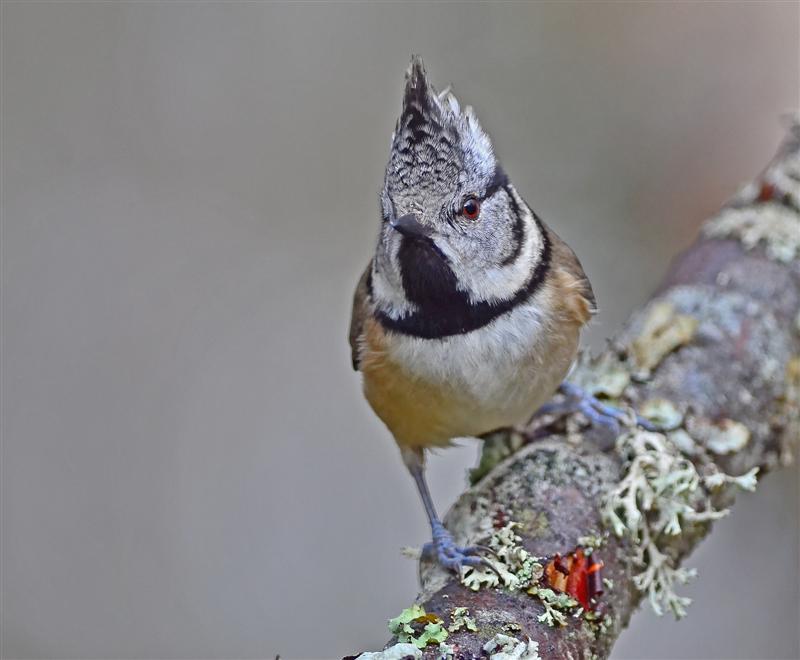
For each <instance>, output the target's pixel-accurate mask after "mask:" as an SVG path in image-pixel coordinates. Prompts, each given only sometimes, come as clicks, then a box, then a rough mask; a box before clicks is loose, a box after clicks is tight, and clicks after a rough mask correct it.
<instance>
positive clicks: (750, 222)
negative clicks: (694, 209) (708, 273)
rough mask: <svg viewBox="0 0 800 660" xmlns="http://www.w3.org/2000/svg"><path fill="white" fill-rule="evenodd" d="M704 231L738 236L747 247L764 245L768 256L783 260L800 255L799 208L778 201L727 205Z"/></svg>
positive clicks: (733, 236)
mask: <svg viewBox="0 0 800 660" xmlns="http://www.w3.org/2000/svg"><path fill="white" fill-rule="evenodd" d="M703 232H704V233H705V235H706V236H708V237H710V238H736V239H738V240H739V241H740V242H741V244H742V245H743V246H744V247H745V249H747V250H751V249H753V248H754V247H756V246H757V245H763V246H764V249H765V252H766V255H767V257H768V258H770V259H772V260H774V261H780V262H782V263H790V262H791V261H793V260H794V259H796V258H797V256H798V255H800V218H798V214H797V211H795V210H794V209H790V208H788V207H786V206H785V205H783V204H778V203H775V202H770V203H765V204H759V205H758V206H746V207H744V208H726V209H724V210H722V211H721V212H720V213H719V214H718V215H717V216H716V217H715V218H712V219H711V220H709V221H708V222H707V223H706V225H705V227H704V228H703Z"/></svg>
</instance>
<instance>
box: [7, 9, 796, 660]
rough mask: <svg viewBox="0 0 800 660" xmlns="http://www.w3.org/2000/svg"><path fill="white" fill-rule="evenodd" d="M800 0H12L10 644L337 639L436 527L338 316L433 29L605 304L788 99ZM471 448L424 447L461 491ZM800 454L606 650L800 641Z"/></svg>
mask: <svg viewBox="0 0 800 660" xmlns="http://www.w3.org/2000/svg"><path fill="white" fill-rule="evenodd" d="M798 18H799V17H798V5H797V4H795V3H784V4H769V3H766V2H763V3H754V4H737V3H704V4H690V3H680V4H679V3H675V4H671V3H665V4H655V3H648V4H607V5H603V4H599V3H598V4H592V5H577V4H576V5H563V4H528V5H523V4H510V3H509V4H494V5H457V4H442V5H437V6H426V5H419V4H416V5H400V4H391V5H381V6H367V5H364V4H334V3H316V4H302V5H300V4H298V5H282V4H266V3H261V4H260V3H249V4H225V5H222V4H209V3H206V4H199V3H198V4H192V3H178V2H175V3H166V2H165V3H162V4H159V3H144V2H142V3H128V4H124V3H111V2H107V3H94V4H77V3H58V4H46V3H20V4H17V3H11V2H6V3H3V8H2V21H3V26H2V29H3V32H2V48H3V52H2V54H3V63H2V93H3V97H2V114H3V126H2V128H3V135H2V138H3V144H2V149H3V151H2V156H3V158H2V165H3V188H4V189H3V207H2V210H3V232H4V233H3V271H2V276H3V290H2V293H3V328H2V329H3V341H4V345H3V355H2V357H3V369H2V378H3V380H2V385H3V416H2V421H3V447H2V598H3V603H2V605H3V607H2V652H3V655H4V656H6V657H20V658H45V657H70V658H71V657H76V658H77V657H99V656H103V657H114V658H117V657H119V658H123V657H124V658H127V657H140V658H149V657H162V658H165V657H175V658H188V657H198V658H200V657H243V658H244V657H271V656H274V654H276V653H280V654H281V655H282V657H286V658H303V657H304V658H312V657H314V658H323V657H324V658H332V657H337V656H339V657H341V656H342V655H343V654H346V653H351V652H353V651H356V650H359V649H361V650H363V649H365V648H367V647H373V648H376V647H379V646H380V644H381V643H382V642H383V640H385V639H386V632H385V621H386V619H387V618H388V617H389V616H390V615H394V614H396V613H397V612H399V611H400V609H402V608H403V607H404V606H406V605H408V604H410V603H411V602H412V601H413V599H414V596H415V567H414V564H413V563H412V562H410V561H408V560H407V559H404V558H402V557H401V556H400V553H399V549H400V547H401V546H403V545H406V544H419V543H421V542H423V541H424V540H425V539H426V536H427V534H428V530H427V527H426V523H425V519H424V516H423V513H422V509H421V507H420V506H419V503H418V502H417V495H416V493H415V491H414V488H413V486H412V482H411V480H410V479H409V478H408V476H407V475H406V473H405V469H404V468H403V466H402V464H401V462H400V460H399V457H398V455H397V451H396V449H395V447H394V446H393V443H392V441H391V439H390V437H389V436H388V434H387V432H386V431H385V430H384V428H383V427H382V426H381V424H380V423H379V422H378V421H377V420H376V419H375V417H374V416H373V415H372V413H371V412H370V410H369V409H368V407H367V405H366V403H365V402H364V401H363V400H362V398H361V394H360V392H359V379H358V377H357V375H356V374H354V373H353V372H352V371H351V370H350V357H349V353H348V351H349V349H348V347H347V344H346V341H345V334H346V326H347V323H348V318H349V313H350V307H349V305H350V295H351V290H352V287H353V285H354V282H355V280H356V278H357V276H358V274H359V273H360V271H361V269H362V267H363V265H364V263H365V262H366V260H367V259H368V257H369V255H370V251H371V249H372V245H373V240H374V236H375V232H376V226H377V208H378V204H377V191H378V189H379V186H380V181H381V177H382V170H383V167H384V162H385V158H386V156H387V152H388V145H389V136H390V132H391V129H392V126H393V124H394V120H395V115H396V113H397V112H398V110H399V102H400V94H401V89H402V78H403V71H404V69H405V67H406V65H407V62H408V58H409V54H410V53H411V52H421V53H422V54H423V55H424V56H425V58H426V62H427V65H428V69H429V71H430V73H431V75H432V77H433V79H434V81H435V82H436V83H437V84H439V85H440V86H444V85H446V84H448V83H452V84H453V85H454V88H455V91H456V92H457V93H458V94H459V96H461V98H462V99H463V101H465V102H467V103H471V104H473V105H474V106H475V107H476V108H477V110H478V114H479V116H480V117H481V118H482V121H483V123H484V125H485V126H486V127H487V129H488V130H489V132H490V133H491V134H492V136H493V137H494V139H495V143H496V146H497V149H498V151H499V153H500V155H501V157H502V159H503V161H504V163H505V165H506V169H507V170H508V172H509V173H510V174H511V176H512V177H513V179H514V181H515V182H516V183H517V185H518V187H519V189H520V191H522V192H523V194H524V195H525V196H526V197H527V199H528V200H529V201H530V202H531V204H532V205H533V206H534V208H535V209H537V211H538V212H539V213H540V214H541V215H542V216H543V217H545V218H546V219H547V220H548V221H549V222H551V223H552V225H553V226H554V227H555V228H556V229H557V231H558V232H559V233H560V234H561V235H562V236H564V237H565V238H566V239H567V240H568V241H569V242H570V243H571V244H572V245H573V247H574V248H575V249H576V251H577V252H578V254H579V255H580V257H581V259H582V260H583V262H584V264H585V266H586V270H587V271H588V273H589V276H590V277H591V279H592V281H593V282H594V285H595V290H596V292H597V296H598V299H599V303H600V307H601V309H602V312H601V314H600V316H599V318H598V320H597V322H596V323H595V325H594V327H593V329H592V331H591V333H590V336H589V339H590V341H591V343H592V344H593V345H594V346H599V345H601V344H602V340H603V338H604V337H606V336H608V335H610V334H611V333H613V332H614V331H615V330H616V329H617V328H618V327H619V325H620V323H621V322H622V321H623V319H624V318H625V317H626V316H627V314H628V313H629V312H630V310H631V309H633V308H634V307H635V306H636V305H638V304H639V303H641V302H642V301H643V300H645V299H646V297H647V296H648V293H649V292H651V291H652V289H653V287H654V286H655V284H656V283H657V281H658V279H659V277H660V276H661V274H662V273H663V271H664V269H665V267H666V265H667V263H668V261H669V259H670V256H671V255H672V254H673V253H674V252H675V251H676V250H678V249H680V248H682V247H684V246H686V245H687V244H688V243H689V242H690V241H691V239H692V237H693V235H694V233H695V230H696V227H697V225H698V224H699V222H700V221H701V220H702V219H703V218H704V217H706V216H707V215H709V214H710V213H712V212H713V211H714V210H715V209H716V208H717V207H718V206H719V205H720V204H721V203H722V202H723V201H724V200H725V199H726V198H727V197H728V196H729V195H731V194H732V193H733V192H734V191H735V190H736V189H737V187H738V186H739V184H740V183H741V182H743V181H745V180H747V179H749V178H751V177H752V176H753V175H754V174H755V173H756V172H757V171H758V170H759V169H760V168H761V167H762V166H763V165H764V164H765V163H766V161H767V159H768V158H769V157H770V156H771V154H772V153H773V151H774V149H775V147H776V145H777V143H778V141H779V138H780V136H781V133H782V129H781V126H780V123H779V116H780V115H781V114H782V113H783V112H785V111H788V110H791V109H792V108H794V107H797V105H798V98H797V92H798V66H799V65H798ZM474 459H475V446H474V442H472V441H465V442H464V447H463V448H462V449H457V450H452V451H448V452H445V453H443V454H442V455H441V456H440V457H437V458H435V459H434V460H433V465H432V470H431V473H432V474H431V481H432V484H433V490H434V495H435V497H436V499H437V500H438V502H439V504H440V506H441V507H442V508H443V509H444V508H446V506H447V505H448V503H450V502H452V501H453V499H454V497H455V496H456V495H457V493H458V492H459V490H460V489H461V488H462V487H463V485H464V472H465V470H466V468H467V467H468V466H470V465H471V464H472V463H473V461H474ZM797 484H798V480H797V472H796V471H792V470H790V471H786V472H784V473H782V474H776V475H774V476H771V477H770V478H769V479H767V480H765V482H764V485H763V487H762V488H761V489H760V490H759V492H758V493H757V494H755V495H751V496H744V497H741V498H740V501H739V503H738V505H737V510H736V512H735V513H734V514H733V515H732V516H731V517H730V518H729V519H727V520H725V521H723V522H721V523H720V524H719V525H718V526H717V529H716V530H715V532H714V534H713V537H712V538H711V539H710V540H709V542H707V543H705V544H704V545H703V547H702V549H701V550H700V551H698V553H697V554H696V556H693V557H692V558H691V562H692V563H693V564H694V565H696V566H698V567H699V569H700V577H699V579H698V580H697V581H696V583H695V584H694V585H693V586H692V587H690V588H689V589H688V590H687V591H688V592H689V593H690V594H691V595H693V596H694V597H695V599H696V602H695V604H694V605H693V607H692V609H691V613H690V616H689V617H688V619H687V620H686V621H684V622H681V623H679V624H676V623H674V622H672V621H671V620H669V619H667V618H665V619H663V620H656V619H655V617H654V616H652V615H651V614H649V613H642V614H640V615H639V616H637V617H636V618H635V620H634V623H633V625H632V627H631V629H630V630H629V631H628V632H627V633H626V634H625V635H623V637H622V639H621V640H620V642H619V644H618V646H617V648H616V650H615V656H616V657H617V658H668V657H669V658H677V657H682V658H683V657H685V658H710V657H736V658H756V657H760V658H767V657H769V658H797V657H798V654H799V653H800V649H799V648H798V632H797V628H798V600H800V598H799V594H798V557H800V550H799V549H798V522H797V519H798V490H797Z"/></svg>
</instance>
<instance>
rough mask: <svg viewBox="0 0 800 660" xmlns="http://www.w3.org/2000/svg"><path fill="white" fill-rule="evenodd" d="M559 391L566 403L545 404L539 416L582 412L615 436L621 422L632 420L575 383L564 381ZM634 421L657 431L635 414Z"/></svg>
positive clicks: (592, 421) (621, 411)
mask: <svg viewBox="0 0 800 660" xmlns="http://www.w3.org/2000/svg"><path fill="white" fill-rule="evenodd" d="M558 390H559V392H561V394H563V395H564V401H561V402H558V403H555V402H551V403H547V404H545V405H544V406H542V407H541V408H539V410H538V411H537V413H536V414H537V415H543V414H548V415H552V414H566V413H572V412H580V413H582V414H583V415H584V416H585V417H586V418H587V419H588V420H589V421H590V422H591V423H592V424H595V425H597V426H605V427H606V428H609V429H611V431H613V432H614V434H615V435H618V434H619V430H620V428H619V425H620V422H627V421H628V420H629V418H630V417H629V415H628V413H626V412H625V411H624V410H622V409H620V408H616V407H614V406H609V405H608V404H606V403H603V402H602V401H600V399H598V398H597V397H596V396H594V395H592V394H589V392H587V391H586V390H585V389H583V388H582V387H580V386H578V385H575V384H573V383H568V382H566V381H564V382H563V383H561V386H560V387H559V388H558ZM634 419H635V421H636V424H637V425H639V426H641V427H642V428H644V429H647V430H648V431H654V430H655V427H654V426H653V425H652V424H651V423H650V422H649V421H648V420H646V419H645V418H644V417H641V416H640V415H638V414H635V416H634Z"/></svg>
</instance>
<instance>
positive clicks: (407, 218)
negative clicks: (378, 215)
mask: <svg viewBox="0 0 800 660" xmlns="http://www.w3.org/2000/svg"><path fill="white" fill-rule="evenodd" d="M389 224H390V225H392V229H394V230H395V231H397V232H399V233H401V234H402V235H403V236H408V237H409V238H430V236H431V229H430V227H428V226H426V225H423V224H422V223H421V222H420V221H419V218H418V217H417V215H416V214H415V213H409V214H407V215H403V216H400V217H399V218H392V219H391V220H390V221H389Z"/></svg>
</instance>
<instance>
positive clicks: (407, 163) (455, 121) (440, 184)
mask: <svg viewBox="0 0 800 660" xmlns="http://www.w3.org/2000/svg"><path fill="white" fill-rule="evenodd" d="M495 164H496V163H495V159H494V153H493V151H492V144H491V141H490V139H489V136H488V135H487V134H486V133H485V132H484V131H483V129H482V128H481V126H480V124H479V123H478V119H477V117H476V116H475V113H474V112H473V110H472V108H471V107H469V106H467V107H466V108H465V109H464V110H463V112H462V110H461V106H460V104H459V102H458V99H456V97H455V95H454V94H453V93H452V92H451V91H450V89H449V88H447V89H445V90H444V91H443V92H441V93H438V92H437V91H436V88H435V87H434V86H433V85H432V84H431V83H430V81H429V80H428V78H427V75H426V73H425V67H424V65H423V63H422V58H421V57H419V56H418V55H414V56H412V59H411V65H410V66H409V68H408V70H407V71H406V85H405V92H404V94H403V109H402V113H401V115H400V118H399V119H398V121H397V125H396V126H395V130H394V133H393V134H392V151H391V156H390V159H389V163H388V165H387V168H386V181H385V189H386V192H387V193H388V194H389V195H397V194H399V195H401V196H403V194H404V192H405V191H410V190H413V191H415V192H416V193H417V194H418V193H419V192H420V191H426V192H432V193H434V194H436V193H439V192H441V193H444V192H446V191H447V190H448V189H449V188H450V186H451V185H452V182H454V181H458V180H460V179H463V178H465V177H464V176H463V174H462V173H463V172H464V170H465V169H468V170H469V169H472V170H475V169H479V170H481V173H482V174H485V175H486V176H490V175H491V173H492V170H493V168H494V166H495ZM395 202H397V200H395Z"/></svg>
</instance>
